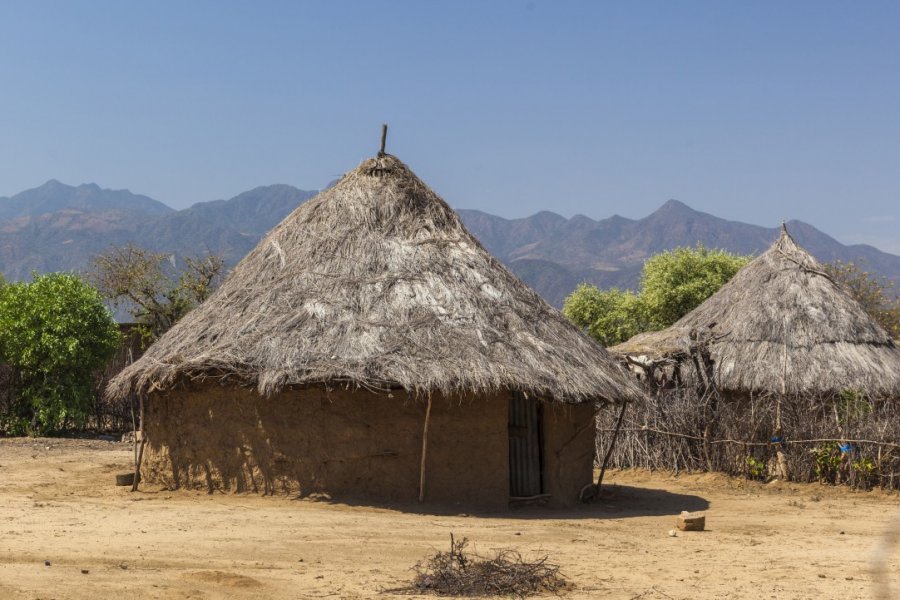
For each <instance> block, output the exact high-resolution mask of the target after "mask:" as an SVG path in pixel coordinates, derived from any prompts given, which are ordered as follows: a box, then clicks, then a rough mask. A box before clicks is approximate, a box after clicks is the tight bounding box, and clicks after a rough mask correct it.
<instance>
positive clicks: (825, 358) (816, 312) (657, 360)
mask: <svg viewBox="0 0 900 600" xmlns="http://www.w3.org/2000/svg"><path fill="white" fill-rule="evenodd" d="M701 349H702V350H703V351H704V352H705V353H706V354H707V355H708V359H709V365H708V366H709V368H710V371H709V374H710V383H712V384H714V385H715V386H716V388H717V389H718V390H719V391H721V392H727V393H732V394H757V395H764V394H769V395H787V396H804V395H805V396H820V397H822V396H831V395H835V394H839V393H841V392H842V391H845V390H856V391H859V392H862V393H864V394H866V395H868V396H870V397H873V398H885V397H900V347H898V345H897V342H896V341H895V340H893V339H892V338H891V336H890V335H888V334H887V332H886V331H884V329H882V328H881V327H880V326H879V325H878V324H877V323H876V322H875V321H874V320H873V319H872V318H871V317H870V316H869V315H868V314H867V313H866V311H865V310H864V309H863V307H862V306H860V304H859V303H858V302H857V301H856V300H854V299H853V298H852V297H850V295H849V294H848V293H847V292H846V291H845V290H843V289H842V288H841V286H840V285H838V284H837V283H836V282H835V281H834V280H833V279H832V278H831V277H830V276H829V275H828V274H827V273H826V272H825V269H824V267H823V266H822V265H821V264H820V263H819V262H818V261H817V260H816V259H815V258H814V257H813V256H812V255H810V254H809V252H807V251H806V250H804V249H803V248H801V247H800V246H799V245H797V243H796V242H795V241H794V240H793V239H792V238H791V236H790V235H789V234H788V232H787V229H786V227H784V226H782V228H781V234H780V236H779V238H778V240H777V241H776V242H775V243H774V244H773V245H772V246H771V247H770V248H769V249H768V250H767V251H766V252H764V253H763V254H761V255H760V256H758V257H757V258H755V259H754V260H753V261H751V262H750V263H749V264H747V265H746V266H744V267H743V268H742V269H741V270H740V271H739V272H738V273H737V274H736V275H735V276H734V278H732V280H731V281H729V282H728V283H726V284H725V285H724V286H722V288H721V289H720V290H719V291H718V292H716V293H715V294H713V295H712V296H711V297H710V298H708V299H707V300H706V301H705V302H703V303H702V304H701V305H700V306H698V307H697V308H695V309H694V310H693V311H691V312H690V313H688V314H687V315H685V316H684V317H682V318H681V319H680V320H679V321H678V322H676V323H675V324H674V325H672V326H671V327H669V328H668V329H664V330H662V331H653V332H649V333H642V334H638V335H636V336H635V337H633V338H631V339H630V340H628V341H626V342H624V343H622V344H619V345H617V346H614V347H612V348H610V350H611V351H612V352H613V353H615V354H618V355H621V356H626V357H629V358H630V359H631V364H632V365H634V366H635V367H636V368H638V369H639V370H642V371H644V372H646V371H648V370H649V368H651V367H652V366H653V365H654V364H656V365H658V366H660V367H661V368H663V369H665V368H668V369H669V371H668V375H667V376H668V377H669V378H672V379H674V378H678V379H680V380H682V381H688V380H693V379H695V378H696V375H697V369H696V367H695V365H694V364H693V362H692V360H690V357H691V355H692V353H696V352H697V351H698V350H701ZM642 365H643V366H642ZM673 365H674V366H675V371H674V372H673V370H672V369H673ZM660 375H662V373H661V374H660ZM700 375H701V377H703V376H704V374H702V373H701V374H700Z"/></svg>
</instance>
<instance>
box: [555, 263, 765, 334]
mask: <svg viewBox="0 0 900 600" xmlns="http://www.w3.org/2000/svg"><path fill="white" fill-rule="evenodd" d="M749 260H750V258H749V257H746V256H737V255H734V254H730V253H728V252H725V251H724V250H708V249H706V248H704V247H703V246H699V245H698V246H697V247H696V248H677V249H675V250H671V251H668V252H663V253H661V254H657V255H655V256H652V257H650V258H649V259H648V260H647V262H646V263H644V270H643V273H642V275H641V290H640V292H638V293H634V292H631V291H627V290H626V291H621V290H618V289H616V288H612V289H609V290H599V289H597V288H596V287H595V286H592V285H589V284H586V283H582V284H581V285H579V286H578V288H577V289H576V290H575V291H574V292H572V293H571V294H570V295H569V296H568V297H567V298H566V300H565V302H564V304H563V314H564V315H565V316H566V317H567V318H568V319H569V320H570V321H572V322H573V323H575V324H576V325H577V326H578V327H580V328H582V329H584V330H585V331H587V332H588V333H589V334H590V335H591V336H593V337H594V338H595V339H597V340H598V341H599V342H600V343H601V344H603V345H604V346H612V345H615V344H619V343H621V342H624V341H625V340H627V339H628V338H630V337H632V336H633V335H635V334H637V333H640V332H642V331H652V330H657V329H663V328H665V327H668V326H669V325H672V324H673V323H674V322H675V321H677V320H678V319H680V318H681V317H683V316H684V315H685V314H687V313H688V312H690V311H691V310H693V309H694V308H696V307H697V306H698V305H699V304H700V303H701V302H703V301H704V300H706V299H707V298H709V297H710V296H711V295H712V294H714V293H715V292H716V291H717V290H718V289H719V288H720V287H722V286H723V285H724V284H725V283H726V282H727V281H728V280H729V279H731V278H732V277H733V276H734V274H735V273H737V272H738V270H739V269H740V268H741V267H743V266H744V265H745V264H747V262H749Z"/></svg>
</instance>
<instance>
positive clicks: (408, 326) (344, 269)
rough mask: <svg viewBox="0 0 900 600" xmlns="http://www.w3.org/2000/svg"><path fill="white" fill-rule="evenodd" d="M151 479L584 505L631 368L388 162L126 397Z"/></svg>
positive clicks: (320, 213) (293, 218) (316, 207)
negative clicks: (602, 407) (600, 427)
mask: <svg viewBox="0 0 900 600" xmlns="http://www.w3.org/2000/svg"><path fill="white" fill-rule="evenodd" d="M110 392H111V393H112V394H113V395H115V396H119V397H122V396H125V395H127V394H129V393H131V392H138V393H139V394H142V395H144V396H145V397H146V411H145V412H146V414H145V417H144V436H145V439H146V441H147V446H146V456H145V459H144V464H143V470H142V474H143V479H144V481H150V482H156V483H160V484H162V485H166V486H170V487H178V486H185V487H199V488H204V489H227V490H234V491H259V492H265V493H280V492H288V493H297V492H299V493H301V494H309V493H324V494H329V495H331V496H332V497H338V498H361V499H367V500H374V501H379V502H381V501H410V500H416V499H424V500H426V501H430V502H451V503H462V504H465V505H472V506H493V507H500V506H506V505H507V504H508V503H509V501H510V500H511V499H513V500H514V499H517V498H531V499H544V500H547V501H548V502H549V503H550V504H551V505H566V504H571V503H573V502H576V501H577V500H578V498H579V492H580V491H581V489H582V488H583V487H584V486H585V484H588V483H590V481H591V472H592V465H593V459H594V413H595V409H596V406H597V405H598V403H621V402H627V401H629V400H633V399H637V398H639V397H641V396H642V392H641V390H640V388H639V387H638V385H637V384H636V382H635V380H634V378H633V376H632V375H630V374H629V373H627V372H626V371H625V370H624V369H623V368H621V367H620V366H619V365H618V364H617V362H616V361H615V360H613V359H612V358H611V357H610V356H609V355H608V354H607V352H606V351H605V350H604V349H603V348H601V347H600V346H598V345H597V344H595V343H594V342H593V341H592V340H590V339H589V338H587V336H585V335H584V334H583V333H582V332H580V331H578V330H577V329H576V328H575V327H573V326H572V325H570V324H569V323H568V322H567V321H566V320H565V319H564V318H563V317H562V316H561V315H560V314H559V313H558V312H557V311H556V310H554V309H553V308H551V307H550V306H549V305H548V304H547V303H546V302H544V301H543V300H542V299H541V298H540V297H539V296H538V295H537V294H536V293H535V292H534V291H532V290H531V289H529V288H528V287H527V286H525V285H524V284H523V283H522V282H521V281H520V280H519V279H517V278H516V277H515V276H514V275H512V274H511V273H510V272H509V271H508V270H507V269H506V268H504V267H503V265H501V264H500V263H499V262H498V261H497V260H496V259H495V258H494V257H492V256H491V255H490V254H489V253H488V252H487V251H486V250H485V249H484V248H483V247H482V246H481V245H480V244H479V243H478V241H477V240H475V238H473V237H472V236H471V235H470V234H469V233H468V232H467V231H466V229H465V228H464V227H463V225H462V224H461V222H460V220H459V217H458V216H457V215H456V213H455V212H454V211H453V210H452V209H450V207H449V206H448V205H447V204H446V203H445V202H444V201H443V200H441V199H440V198H439V197H438V196H437V195H436V194H435V193H434V192H432V191H431V190H430V189H429V188H428V187H427V186H426V185H425V184H424V183H422V181H420V180H419V179H418V177H416V176H415V175H414V174H413V172H412V171H411V170H409V168H408V167H407V166H406V165H405V164H403V163H402V162H401V161H399V160H398V159H396V158H395V157H393V156H390V155H384V154H379V156H377V157H376V158H372V159H370V160H366V161H364V162H363V163H362V164H361V165H360V166H359V167H358V168H356V169H355V170H353V171H351V172H350V173H348V174H346V175H345V176H344V177H343V178H342V179H341V180H340V181H339V182H338V183H337V184H336V185H335V186H334V187H333V188H331V189H329V190H327V191H325V192H322V193H321V194H320V195H319V196H317V197H316V198H314V199H312V200H310V201H308V202H306V203H305V204H303V205H302V206H300V207H299V208H297V209H296V210H295V211H294V212H292V213H291V214H290V215H289V216H288V217H287V218H286V219H285V220H284V221H283V222H282V223H281V224H279V225H278V226H277V227H275V228H274V229H273V230H272V231H271V232H270V233H269V234H268V235H266V236H265V238H264V239H263V240H262V241H261V242H260V244H259V245H258V246H257V247H256V248H255V249H254V250H253V251H252V252H250V254H249V255H248V256H247V257H246V258H244V259H243V260H242V261H241V262H240V263H239V264H238V265H237V266H236V267H235V269H234V271H233V272H232V273H231V275H230V276H229V278H228V279H227V281H226V282H225V283H224V284H223V285H222V287H221V288H220V289H219V290H218V291H217V292H216V293H215V294H214V295H213V296H212V297H211V298H210V299H209V300H207V301H206V302H204V303H203V304H202V305H201V306H200V307H198V308H197V309H195V310H194V311H193V312H191V313H190V314H189V315H187V316H186V317H185V318H184V320H182V321H181V322H180V323H178V324H177V325H176V326H175V327H173V328H172V329H171V330H170V331H169V332H168V333H166V334H165V335H164V336H163V337H162V338H161V339H160V340H159V341H157V342H156V343H155V344H154V345H153V346H152V347H150V348H149V350H148V351H147V352H146V354H145V355H144V356H143V357H142V358H141V359H140V360H138V361H137V362H135V363H134V364H133V365H131V366H130V367H128V368H127V369H125V370H124V371H123V372H122V373H121V374H120V375H119V376H118V377H117V378H116V379H115V380H114V381H113V382H112V383H111V385H110Z"/></svg>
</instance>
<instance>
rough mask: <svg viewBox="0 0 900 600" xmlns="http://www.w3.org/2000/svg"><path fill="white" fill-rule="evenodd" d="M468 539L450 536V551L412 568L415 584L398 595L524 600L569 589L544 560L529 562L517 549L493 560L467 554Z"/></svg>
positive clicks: (504, 551) (501, 551)
mask: <svg viewBox="0 0 900 600" xmlns="http://www.w3.org/2000/svg"><path fill="white" fill-rule="evenodd" d="M468 543H469V540H468V539H466V538H463V539H461V540H455V539H454V538H453V535H452V534H451V535H450V551H449V552H435V553H434V554H432V555H431V556H429V557H428V558H427V559H426V560H425V561H424V562H419V563H418V564H416V566H415V567H413V570H414V571H415V572H416V577H415V579H414V580H413V583H412V585H410V586H408V587H405V588H400V589H396V590H390V591H391V592H394V593H397V592H400V593H413V594H421V593H431V594H436V595H438V596H514V597H517V598H525V597H527V596H530V595H532V594H538V593H541V592H558V591H562V590H564V589H565V587H566V580H565V579H563V577H562V576H561V575H560V574H559V566H558V565H555V564H552V563H549V562H547V557H546V556H544V557H541V558H539V559H537V560H535V561H532V562H529V561H527V560H525V559H523V558H522V555H521V554H519V553H518V552H516V551H515V550H508V549H505V550H498V551H497V552H496V553H495V554H494V556H493V557H492V558H488V557H483V556H479V555H478V554H476V553H474V552H467V551H466V546H467V545H468Z"/></svg>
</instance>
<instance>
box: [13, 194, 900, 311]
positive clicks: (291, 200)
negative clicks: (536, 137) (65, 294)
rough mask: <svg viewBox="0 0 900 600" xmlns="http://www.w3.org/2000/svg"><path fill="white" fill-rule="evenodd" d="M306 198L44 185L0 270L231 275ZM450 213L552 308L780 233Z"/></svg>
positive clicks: (802, 229) (21, 197)
mask: <svg viewBox="0 0 900 600" xmlns="http://www.w3.org/2000/svg"><path fill="white" fill-rule="evenodd" d="M315 193H316V192H315V191H305V190H300V189H297V188H295V187H292V186H289V185H270V186H264V187H258V188H255V189H253V190H249V191H247V192H244V193H242V194H239V195H238V196H235V197H234V198H231V199H229V200H216V201H213V202H201V203H198V204H194V205H193V206H191V207H190V208H187V209H184V210H178V211H176V210H173V209H171V208H169V207H168V206H166V205H165V204H163V203H161V202H158V201H156V200H153V199H151V198H148V197H147V196H140V195H137V194H132V193H131V192H129V191H127V190H105V189H102V188H100V187H99V186H97V185H95V184H86V185H80V186H78V187H73V186H68V185H64V184H61V183H59V182H58V181H54V180H51V181H49V182H47V183H46V184H44V185H42V186H41V187H39V188H35V189H33V190H27V191H25V192H22V193H20V194H16V195H15V196H12V197H10V198H0V270H2V272H3V273H4V275H5V276H6V277H7V278H8V279H12V280H17V279H26V278H28V277H29V276H30V273H31V271H39V272H46V271H57V270H75V271H80V270H83V269H85V268H86V267H87V266H88V264H89V262H90V257H91V256H93V255H94V254H96V253H98V252H101V251H103V250H104V249H106V248H108V247H109V246H110V245H122V244H125V243H127V242H133V243H135V244H138V245H140V246H143V247H146V248H150V249H152V250H156V251H161V252H172V253H173V254H176V255H184V254H196V253H199V252H213V253H216V254H221V255H222V256H224V257H225V259H226V261H227V262H228V264H229V265H233V264H235V263H236V262H237V261H238V260H240V259H241V258H242V257H243V256H244V255H245V254H246V253H247V252H249V251H250V250H251V249H252V248H253V247H254V246H255V245H256V244H257V243H258V242H259V239H260V238H261V237H262V235H263V234H265V233H266V232H267V231H269V230H270V229H271V228H272V227H274V226H275V225H276V224H277V223H279V222H280V221H281V220H282V219H283V218H284V217H285V216H287V214H288V213H289V212H291V211H292V210H293V209H294V208H296V207H297V206H299V205H300V204H301V203H302V202H304V201H306V200H307V199H309V198H311V197H312V196H313V195H315ZM458 212H459V214H460V216H461V217H462V220H463V222H464V223H465V224H466V226H467V227H468V228H469V230H470V231H471V232H472V233H473V234H475V236H476V237H478V238H479V239H480V240H481V242H482V243H483V244H484V245H485V246H486V247H487V248H488V250H490V251H491V252H492V253H493V254H495V255H496V256H497V257H498V258H499V259H500V260H502V261H503V262H505V263H506V264H507V265H508V266H509V267H510V269H511V270H512V271H514V272H515V273H516V274H517V275H519V276H520V277H521V278H522V279H523V280H525V281H526V282H527V283H528V284H529V285H531V286H532V287H533V288H534V289H535V290H537V291H538V293H540V294H541V295H542V296H544V298H546V299H547V300H548V301H549V302H550V303H551V304H554V305H555V306H561V305H562V302H563V300H564V299H565V297H566V296H567V295H568V294H569V293H570V292H571V291H572V290H573V289H574V288H575V286H576V285H577V284H578V283H579V282H582V281H587V282H590V283H593V284H595V285H598V286H601V287H610V286H617V287H620V288H635V287H636V286H637V284H638V279H639V277H640V271H641V266H642V265H643V262H644V260H646V258H647V257H649V256H651V255H653V254H656V253H658V252H660V251H662V250H668V249H671V248H675V247H678V246H694V245H695V244H697V243H698V242H700V243H702V244H704V245H705V246H707V247H711V248H724V249H726V250H730V251H732V252H739V253H742V254H757V253H759V252H761V251H763V250H765V249H766V248H768V246H769V245H770V244H771V243H772V242H773V241H774V240H775V239H776V238H777V237H778V227H771V228H767V227H760V226H757V225H749V224H746V223H739V222H736V221H728V220H725V219H720V218H718V217H715V216H713V215H710V214H707V213H702V212H699V211H696V210H693V209H692V208H690V207H689V206H687V205H686V204H683V203H681V202H678V201H675V200H670V201H668V202H666V203H665V204H663V205H662V206H661V207H660V208H659V209H658V210H656V211H655V212H654V213H652V214H650V215H648V216H646V217H644V218H643V219H636V220H635V219H626V218H624V217H620V216H618V215H614V216H612V217H609V218H607V219H601V220H594V219H591V218H589V217H585V216H583V215H576V216H574V217H572V218H571V219H566V218H565V217H562V216H560V215H558V214H555V213H552V212H546V211H545V212H540V213H537V214H535V215H532V216H530V217H526V218H523V219H504V218H502V217H497V216H494V215H491V214H488V213H484V212H481V211H477V210H459V211H458ZM788 229H789V230H790V232H791V234H792V235H793V236H794V237H795V238H796V239H797V241H798V242H799V243H800V244H802V245H803V246H805V247H806V248H808V249H809V250H810V251H811V252H812V253H813V254H814V255H816V256H817V257H818V258H819V259H821V260H823V261H832V260H834V259H841V260H845V261H847V260H853V261H857V260H859V259H863V260H864V261H865V263H866V265H867V267H866V268H867V269H870V270H872V271H875V272H878V273H880V274H883V275H885V276H887V277H890V278H891V279H893V280H894V281H897V282H900V256H895V255H893V254H888V253H885V252H881V251H880V250H878V249H876V248H873V247H872V246H866V245H855V246H844V245H843V244H841V243H839V242H838V241H837V240H835V239H834V238H831V237H829V236H828V235H826V234H824V233H822V232H821V231H819V230H817V229H816V228H815V227H813V226H811V225H808V224H806V223H803V222H801V221H791V222H789V223H788Z"/></svg>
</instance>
